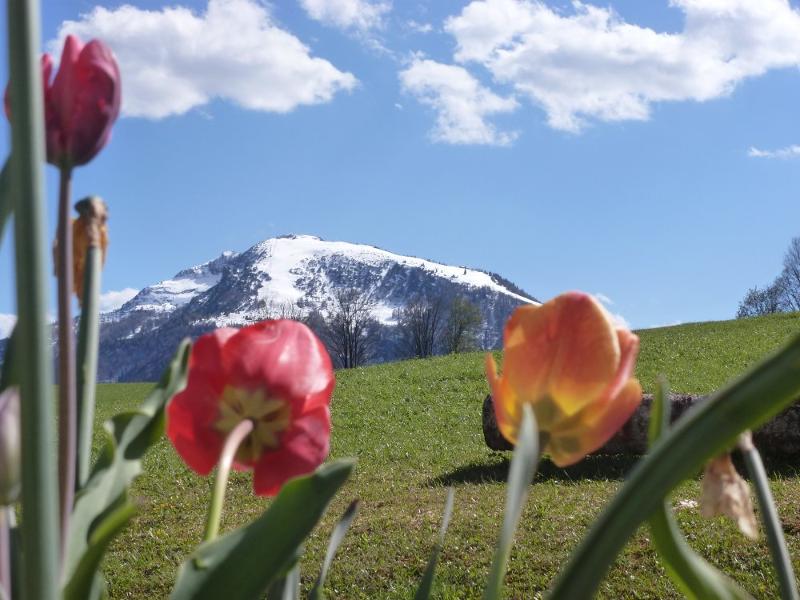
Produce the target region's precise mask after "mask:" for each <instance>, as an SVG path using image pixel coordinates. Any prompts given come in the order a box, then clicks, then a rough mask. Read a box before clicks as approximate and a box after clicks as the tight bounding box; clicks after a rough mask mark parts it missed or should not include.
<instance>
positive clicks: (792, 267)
mask: <svg viewBox="0 0 800 600" xmlns="http://www.w3.org/2000/svg"><path fill="white" fill-rule="evenodd" d="M798 310H800V237H796V238H792V241H791V242H790V243H789V247H788V248H787V250H786V253H785V254H784V255H783V269H782V270H781V272H780V274H779V275H778V276H777V277H776V278H775V280H774V281H773V282H772V283H771V284H770V285H767V286H764V287H763V288H759V287H752V288H750V289H749V290H747V293H746V294H745V296H744V298H743V299H742V301H741V302H740V303H739V309H738V311H737V312H736V317H737V318H739V319H741V318H745V317H757V316H760V315H768V314H772V313H778V312H792V311H798Z"/></svg>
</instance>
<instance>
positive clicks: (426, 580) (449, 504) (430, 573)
mask: <svg viewBox="0 0 800 600" xmlns="http://www.w3.org/2000/svg"><path fill="white" fill-rule="evenodd" d="M454 497H455V490H454V489H453V488H452V487H451V488H448V490H447V500H445V503H444V515H443V516H442V526H441V527H440V528H439V540H438V541H437V542H436V546H434V548H433V552H431V557H430V559H429V560H428V566H427V567H426V569H425V574H424V575H423V576H422V581H420V584H419V588H418V589H417V593H416V594H415V595H414V600H427V599H428V598H430V596H431V591H432V590H433V578H434V575H435V574H436V565H437V564H438V562H439V555H440V554H441V553H442V548H443V547H444V535H445V533H447V528H448V527H449V525H450V517H452V516H453V498H454Z"/></svg>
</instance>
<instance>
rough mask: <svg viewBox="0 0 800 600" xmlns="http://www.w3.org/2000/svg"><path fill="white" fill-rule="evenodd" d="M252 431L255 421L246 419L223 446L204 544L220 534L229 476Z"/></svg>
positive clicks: (226, 439) (230, 434)
mask: <svg viewBox="0 0 800 600" xmlns="http://www.w3.org/2000/svg"><path fill="white" fill-rule="evenodd" d="M251 431H253V421H251V420H250V419H246V420H244V421H242V422H241V423H239V424H238V425H237V426H236V427H234V428H233V429H232V430H231V432H230V433H229V434H228V437H226V438H225V444H224V445H223V446H222V453H221V454H220V457H219V463H218V464H217V474H216V475H215V476H214V487H213V488H212V490H211V504H209V506H208V518H207V519H206V531H205V534H203V541H204V542H210V541H211V540H213V539H214V538H216V537H217V534H218V533H219V522H220V518H221V517H222V505H223V504H224V503H225V488H227V486H228V475H229V474H230V472H231V464H232V463H233V457H234V456H235V455H236V451H237V450H238V449H239V446H240V445H241V443H242V442H243V441H244V440H245V438H247V436H248V435H250V432H251Z"/></svg>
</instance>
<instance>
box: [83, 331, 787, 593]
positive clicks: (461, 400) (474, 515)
mask: <svg viewBox="0 0 800 600" xmlns="http://www.w3.org/2000/svg"><path fill="white" fill-rule="evenodd" d="M797 331H800V316H799V315H779V316H775V317H769V318H762V319H752V320H747V321H738V322H721V323H702V324H691V325H683V326H679V327H671V328H662V329H653V330H647V331H642V332H640V333H641V338H642V355H641V360H640V363H639V376H640V378H641V379H642V381H643V383H644V385H645V387H650V386H651V384H652V382H653V381H654V378H655V377H656V375H657V374H658V373H659V372H664V373H666V374H667V375H668V377H669V379H670V381H671V382H672V385H673V388H674V389H676V390H681V391H691V392H708V391H711V390H712V389H714V388H715V387H717V386H718V385H720V384H721V383H723V382H724V381H725V380H727V379H729V378H731V377H734V376H736V375H737V374H738V373H740V372H741V371H742V370H743V369H745V368H746V367H747V366H748V365H751V364H752V363H753V362H755V361H756V360H758V358H759V357H760V356H762V355H763V354H765V353H766V352H769V351H771V350H772V349H774V348H775V347H776V346H777V345H779V344H780V343H781V342H783V341H784V340H785V339H786V338H787V337H788V336H790V335H791V334H792V333H794V332H797ZM482 361H483V358H482V356H481V355H478V354H470V355H460V356H448V357H441V358H435V359H430V360H424V361H407V362H401V363H395V364H388V365H381V366H376V367H369V368H364V369H355V370H351V371H346V372H340V373H338V374H337V379H338V381H337V388H336V392H335V395H334V400H333V405H332V410H333V421H334V429H333V442H332V455H333V457H344V456H355V457H357V458H358V467H357V471H356V474H355V476H354V478H353V479H352V480H351V481H350V482H349V483H348V484H347V486H346V488H345V489H344V490H343V493H341V494H340V495H339V497H338V498H337V500H336V501H335V502H334V505H333V506H332V508H331V510H330V511H329V514H328V515H327V516H326V518H325V520H324V522H323V523H322V525H321V527H320V528H319V530H318V532H317V534H316V535H315V537H314V538H313V539H312V540H311V543H310V544H309V546H308V548H307V553H306V557H305V559H304V561H303V563H302V568H303V569H304V573H303V579H304V581H305V582H306V583H308V582H309V581H312V580H313V578H314V577H315V576H316V572H317V570H318V568H319V564H320V562H321V557H322V554H323V553H324V547H325V544H326V543H327V536H328V535H329V533H330V530H331V527H332V524H333V522H334V520H335V518H337V517H338V515H339V514H341V512H342V511H343V510H344V508H345V507H346V505H347V503H348V502H349V501H350V500H351V499H352V498H355V497H358V498H361V500H362V509H361V512H360V514H359V516H358V517H357V519H356V521H355V523H354V525H353V528H352V530H351V532H350V534H349V535H348V537H347V539H346V541H345V543H344V545H343V547H342V549H341V550H340V554H339V555H338V557H337V560H336V562H335V563H334V566H333V569H332V571H331V574H330V579H329V596H330V597H332V598H348V599H349V598H408V597H410V596H412V595H413V590H414V589H415V586H416V584H417V582H418V580H419V578H420V576H421V574H422V571H423V569H424V567H425V563H426V560H427V556H428V553H429V551H430V548H431V545H432V543H433V541H434V539H435V535H436V530H437V528H438V524H439V519H440V513H441V508H442V505H443V501H444V497H445V493H446V492H445V491H446V486H447V485H454V486H455V487H456V504H455V507H456V508H455V513H454V516H453V521H452V524H451V527H450V530H449V533H448V538H447V541H446V546H445V550H444V553H443V555H442V562H441V567H440V571H439V574H438V587H437V589H438V593H439V595H440V597H443V598H465V597H470V598H471V597H479V596H480V592H481V589H482V586H483V584H484V582H485V580H486V575H487V573H488V567H489V563H490V561H491V556H492V548H493V545H494V541H495V539H496V537H497V534H498V531H499V525H500V520H501V515H502V510H503V502H504V489H505V488H504V480H505V478H506V472H507V456H506V455H504V454H499V453H493V452H490V451H489V450H488V449H487V448H486V447H485V446H484V443H483V439H482V433H481V424H480V410H481V403H482V400H483V397H484V395H485V394H486V392H487V387H486V382H485V380H484V377H483V370H482ZM149 387H150V386H149V385H146V384H118V385H104V386H100V390H99V400H98V423H99V422H101V421H102V420H103V419H105V418H107V417H108V416H110V415H111V414H113V413H115V412H118V411H120V410H126V409H130V408H132V407H134V406H135V405H136V404H137V403H138V402H139V400H140V399H141V398H142V397H143V396H144V395H145V394H146V393H147V390H148V389H149ZM631 464H632V463H631V460H628V459H621V458H616V457H592V458H590V459H587V460H586V461H584V462H583V463H581V464H580V465H577V466H575V467H573V468H571V469H567V470H563V469H557V468H555V467H554V466H552V465H551V464H547V463H545V464H543V465H542V468H541V472H540V474H539V476H538V478H537V481H536V484H535V486H534V489H533V490H532V493H531V497H530V500H529V502H528V505H527V507H526V510H525V514H524V516H523V519H522V522H521V526H520V532H519V535H518V542H517V544H516V547H515V550H514V552H513V554H512V557H511V565H510V571H509V574H508V577H507V590H508V597H513V598H533V597H534V596H535V594H536V592H540V591H543V590H545V589H546V588H547V586H548V583H549V582H550V581H551V579H552V578H553V576H554V574H555V573H556V572H557V570H558V568H559V567H560V566H561V565H562V564H563V563H564V561H565V559H566V557H567V555H568V553H569V551H570V549H571V548H573V547H574V546H575V545H576V544H577V543H578V541H579V539H580V537H581V536H582V535H583V533H584V532H585V530H586V528H587V526H588V525H589V523H590V522H591V521H592V519H593V517H594V516H595V515H596V514H597V513H598V512H599V511H600V510H601V508H602V507H603V505H604V504H605V503H606V501H607V500H608V499H609V498H610V497H611V496H612V495H613V494H614V492H615V490H616V489H617V487H618V486H619V482H620V478H621V476H622V474H623V473H624V472H625V471H626V470H627V469H628V468H629V467H630V466H631ZM145 468H146V474H145V475H144V476H142V477H141V478H140V479H139V481H138V482H137V484H136V487H135V496H136V497H137V498H138V499H139V502H140V504H141V511H140V515H139V516H138V517H137V518H136V520H135V523H134V525H133V526H132V527H130V528H129V529H128V530H127V531H126V532H125V533H124V534H123V536H122V537H121V539H120V540H119V541H117V542H116V543H115V544H114V547H113V551H112V554H111V556H110V558H109V560H108V564H107V568H106V571H107V574H108V579H109V588H110V593H111V596H112V597H113V598H142V597H152V598H161V597H165V596H166V595H167V594H168V590H169V587H168V586H169V582H170V581H171V580H172V578H173V576H174V572H175V569H176V567H177V565H178V564H179V563H180V561H181V560H182V558H183V557H184V556H185V555H186V554H187V553H188V552H189V551H190V549H191V548H192V546H193V545H194V544H195V543H197V542H198V540H199V539H200V537H201V535H202V527H203V522H204V516H205V506H206V502H207V498H208V495H209V492H210V481H209V480H207V479H203V478H201V477H198V476H196V475H194V474H193V473H191V472H190V471H188V470H187V469H186V468H185V467H184V466H183V464H182V463H181V461H180V459H179V458H177V455H176V454H175V453H174V452H173V450H172V448H171V446H170V445H169V443H168V442H167V441H162V442H161V443H159V445H158V446H157V447H156V448H155V449H154V450H153V451H152V452H151V453H150V454H149V455H148V457H147V459H146V463H145ZM698 489H699V485H698V482H697V481H691V482H688V483H686V484H684V485H683V486H682V487H681V488H680V489H679V490H677V493H676V494H675V497H674V498H673V501H674V502H675V503H676V504H677V502H678V501H679V500H686V499H694V498H697V497H698ZM774 493H775V496H776V498H777V501H778V504H779V510H780V511H781V516H782V518H783V520H784V527H785V530H786V532H787V536H788V538H789V544H790V546H791V549H792V551H793V556H794V557H795V559H796V561H798V562H797V568H800V505H798V503H797V502H796V498H797V497H800V483H798V479H797V477H796V472H795V469H794V467H793V466H791V465H790V466H784V467H782V469H781V475H775V476H774ZM266 504H267V503H266V501H265V500H263V499H257V498H254V497H253V496H252V494H251V492H250V477H249V476H248V475H247V474H237V476H235V477H234V479H233V481H232V483H231V489H230V492H229V499H228V504H227V508H226V512H225V515H224V519H223V530H225V529H228V528H232V527H236V526H239V525H241V524H244V523H245V522H247V521H248V520H250V519H251V518H252V517H254V516H255V515H257V514H259V513H260V512H261V511H262V510H263V509H264V507H265V506H266ZM677 516H678V520H679V521H680V523H681V525H682V526H683V527H684V529H685V530H686V531H687V532H689V535H688V537H689V540H690V543H691V544H692V545H693V546H694V547H695V548H696V549H697V550H698V551H700V552H702V553H703V554H704V555H706V556H709V557H710V558H711V559H712V560H713V562H715V563H717V564H718V565H720V566H721V567H722V568H724V569H725V570H726V571H727V572H729V573H730V574H732V575H733V576H735V577H736V578H737V579H738V580H739V581H741V583H742V584H743V585H744V586H746V588H747V589H748V590H749V591H750V592H751V593H752V594H754V595H755V596H756V597H759V598H769V597H776V590H775V587H774V584H773V578H772V574H771V572H770V567H769V557H768V550H767V548H766V545H765V544H764V543H763V542H750V541H748V540H746V539H744V538H743V537H742V536H740V535H739V534H738V533H737V532H736V531H735V530H734V528H733V526H732V525H731V524H730V523H728V522H726V521H723V520H714V521H706V520H703V519H701V518H700V517H699V515H698V514H697V511H696V510H691V509H680V510H678V511H677ZM634 590H636V591H637V592H634ZM601 596H602V597H606V598H621V597H626V598H627V597H641V598H656V597H658V598H669V597H677V596H676V592H675V591H674V589H673V588H672V586H671V584H670V583H669V581H668V580H667V578H666V576H665V574H664V571H663V569H661V567H660V566H659V564H658V563H657V561H656V558H655V556H654V553H653V551H652V548H651V546H650V543H649V540H648V532H647V531H646V530H641V531H640V532H639V533H638V534H637V536H636V537H635V538H634V539H633V540H632V541H631V543H629V545H628V546H627V548H626V550H625V552H624V554H623V555H622V556H621V558H620V559H619V560H618V561H617V563H616V564H615V566H614V568H613V570H612V571H611V573H610V574H609V577H608V578H607V579H606V581H605V582H604V584H603V587H602V590H601Z"/></svg>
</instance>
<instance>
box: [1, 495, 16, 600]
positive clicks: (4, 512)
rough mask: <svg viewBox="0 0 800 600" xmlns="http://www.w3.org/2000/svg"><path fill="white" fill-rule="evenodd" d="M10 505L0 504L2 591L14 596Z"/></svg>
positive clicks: (6, 594) (10, 596)
mask: <svg viewBox="0 0 800 600" xmlns="http://www.w3.org/2000/svg"><path fill="white" fill-rule="evenodd" d="M11 510H12V509H11V508H9V507H8V506H0V593H5V597H6V598H12V597H13V596H12V595H11V594H12V592H13V590H12V588H11V522H10V517H11V514H10V511H11Z"/></svg>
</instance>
